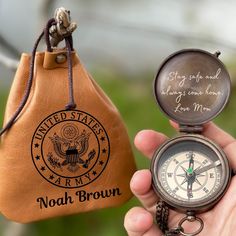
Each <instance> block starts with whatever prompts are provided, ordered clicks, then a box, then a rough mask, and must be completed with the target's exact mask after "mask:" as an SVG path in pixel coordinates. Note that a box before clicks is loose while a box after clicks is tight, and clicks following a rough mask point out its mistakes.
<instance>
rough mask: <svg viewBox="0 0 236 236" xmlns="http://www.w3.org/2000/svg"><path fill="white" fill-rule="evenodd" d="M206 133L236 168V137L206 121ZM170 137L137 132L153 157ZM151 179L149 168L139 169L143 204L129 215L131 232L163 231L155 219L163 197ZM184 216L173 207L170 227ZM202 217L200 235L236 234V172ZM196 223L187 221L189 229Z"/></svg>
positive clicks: (136, 188)
mask: <svg viewBox="0 0 236 236" xmlns="http://www.w3.org/2000/svg"><path fill="white" fill-rule="evenodd" d="M171 124H172V125H173V126H174V127H175V128H177V125H176V124H175V123H173V122H171ZM203 135H204V136H206V137H208V138H209V139H211V140H213V141H214V142H215V143H217V144H218V145H219V146H221V147H222V148H223V150H224V152H225V153H226V155H227V157H228V159H229V162H230V165H231V167H232V169H234V170H236V140H235V139H234V138H233V137H232V136H230V135H229V134H227V133H226V132H224V131H223V130H221V129H220V128H218V127H217V126H216V125H214V124H213V123H209V124H207V125H205V127H204V133H203ZM166 140H167V137H166V136H165V135H163V134H161V133H158V132H155V131H151V130H144V131H141V132H139V133H138V134H137V136H136V138H135V145H136V147H137V149H138V150H140V151H141V152H142V153H143V154H144V155H145V156H147V157H148V158H151V157H152V155H153V153H154V151H155V150H156V149H157V148H158V147H159V146H160V145H161V144H162V143H163V142H165V141H166ZM151 182H152V181H151V173H150V171H149V170H139V171H137V172H136V173H135V174H134V176H133V178H132V180H131V183H130V187H131V190H132V191H133V193H134V195H135V196H136V197H137V198H138V199H139V200H140V202H141V203H142V205H143V207H134V208H132V209H130V210H129V211H128V212H127V214H126V216H125V222H124V226H125V228H126V230H127V233H128V235H129V236H159V235H162V234H163V233H162V232H161V231H160V230H159V229H158V226H157V225H156V224H155V223H154V216H155V213H156V203H157V202H158V200H159V199H158V197H157V195H156V194H155V193H154V191H153V189H152V187H151ZM183 217H184V215H183V214H180V213H177V212H175V211H172V210H171V211H170V216H169V222H168V223H169V227H170V228H174V227H176V226H177V225H178V222H179V221H180V219H182V218H183ZM198 217H200V218H201V219H202V220H203V222H204V228H203V230H202V232H201V233H200V234H199V236H232V235H236V220H235V219H236V176H235V177H233V178H232V180H231V183H230V186H229V188H228V190H227V192H226V194H225V195H224V197H223V198H222V199H221V200H220V202H218V204H217V205H216V206H215V207H214V208H212V209H211V210H210V211H207V212H205V213H203V214H200V215H198ZM196 227H198V225H193V223H186V224H184V230H185V232H186V233H187V232H193V231H195V229H196Z"/></svg>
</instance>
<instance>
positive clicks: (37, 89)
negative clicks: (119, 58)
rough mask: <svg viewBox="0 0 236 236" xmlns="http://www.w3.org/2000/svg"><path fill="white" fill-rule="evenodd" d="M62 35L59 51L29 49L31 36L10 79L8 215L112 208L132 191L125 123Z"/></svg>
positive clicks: (4, 200) (1, 200)
mask: <svg viewBox="0 0 236 236" xmlns="http://www.w3.org/2000/svg"><path fill="white" fill-rule="evenodd" d="M43 35H44V33H42V34H41V38H42V36H43ZM46 36H47V35H46ZM69 39H70V40H68V38H67V40H66V45H67V47H66V49H62V50H59V49H57V50H48V51H46V52H37V53H35V52H36V48H37V43H38V42H39V41H40V38H39V40H38V42H36V46H35V48H34V51H33V53H32V55H28V54H22V57H21V60H20V63H19V67H18V69H17V72H16V75H15V78H14V81H13V84H12V88H11V91H10V95H9V98H8V102H7V106H6V111H5V118H4V125H3V127H4V128H3V129H2V131H1V134H2V136H1V144H0V186H1V187H0V211H1V212H2V214H3V215H5V216H6V217H7V218H8V219H10V220H14V221H17V222H24V223H25V222H32V221H37V220H41V219H46V218H51V217H56V216H62V215H69V214H75V213H80V212H86V211H91V210H95V209H100V208H105V207H112V206H117V205H120V204H122V203H124V202H126V201H127V200H128V199H129V198H130V197H131V196H132V194H131V192H130V189H129V182H130V179H131V176H132V175H133V173H134V171H135V162H134V158H133V154H132V150H131V145H130V142H129V138H128V135H127V131H126V128H125V126H124V124H123V122H122V119H121V117H120V114H119V112H118V110H117V109H116V107H115V106H114V105H113V104H112V102H111V100H110V99H109V98H108V97H107V96H106V94H105V93H104V92H103V91H102V89H101V88H100V87H99V86H98V85H97V83H96V82H95V81H94V80H93V79H92V78H91V76H90V75H89V74H88V72H87V71H86V69H85V68H84V66H83V65H82V64H81V62H80V60H79V57H78V54H77V53H76V52H75V51H74V50H73V45H72V40H71V38H69ZM48 48H50V45H48ZM68 77H69V82H68ZM72 78H73V80H72ZM70 79H71V80H70ZM68 91H69V92H68ZM68 96H69V104H68Z"/></svg>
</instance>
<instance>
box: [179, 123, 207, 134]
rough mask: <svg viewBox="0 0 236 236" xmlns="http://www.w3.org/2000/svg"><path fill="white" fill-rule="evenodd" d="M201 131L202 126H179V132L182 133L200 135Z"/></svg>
mask: <svg viewBox="0 0 236 236" xmlns="http://www.w3.org/2000/svg"><path fill="white" fill-rule="evenodd" d="M202 131H203V126H202V125H194V126H190V125H180V126H179V132H183V133H188V134H189V133H194V134H200V133H202Z"/></svg>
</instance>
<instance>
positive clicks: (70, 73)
mask: <svg viewBox="0 0 236 236" xmlns="http://www.w3.org/2000/svg"><path fill="white" fill-rule="evenodd" d="M71 38H72V37H71ZM65 41H66V48H67V60H68V85H69V103H68V104H67V105H66V110H72V109H75V108H76V104H75V101H74V90H73V66H72V58H71V50H72V48H71V46H72V45H71V42H70V39H69V38H65Z"/></svg>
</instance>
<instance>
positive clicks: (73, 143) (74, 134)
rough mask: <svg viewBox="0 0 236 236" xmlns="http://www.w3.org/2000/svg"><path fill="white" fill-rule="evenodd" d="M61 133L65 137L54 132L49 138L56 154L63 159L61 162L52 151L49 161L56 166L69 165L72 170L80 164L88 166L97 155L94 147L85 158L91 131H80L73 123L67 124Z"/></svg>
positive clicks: (76, 168) (75, 169)
mask: <svg viewBox="0 0 236 236" xmlns="http://www.w3.org/2000/svg"><path fill="white" fill-rule="evenodd" d="M61 133H62V136H63V137H60V136H59V135H58V134H57V133H54V135H53V136H52V137H49V139H50V140H51V142H52V144H53V147H54V151H55V153H56V155H57V156H58V157H59V158H61V159H63V160H62V162H59V161H58V160H59V159H58V158H54V157H52V154H51V153H50V155H48V161H49V163H50V164H51V165H52V166H53V167H54V168H56V167H60V168H61V169H62V167H63V166H68V167H67V169H68V170H69V171H70V172H75V171H77V170H78V169H79V168H80V165H81V166H82V167H83V168H88V166H89V164H90V161H91V160H92V159H93V158H94V156H95V155H96V151H95V150H94V149H93V150H92V151H90V152H89V153H88V155H87V158H83V157H84V156H85V154H86V153H87V151H88V148H89V137H90V133H86V131H85V130H83V131H82V132H81V133H79V130H78V129H77V127H76V126H74V125H72V124H70V125H67V126H66V127H65V128H64V129H63V130H62V132H61ZM55 163H57V165H55Z"/></svg>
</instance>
